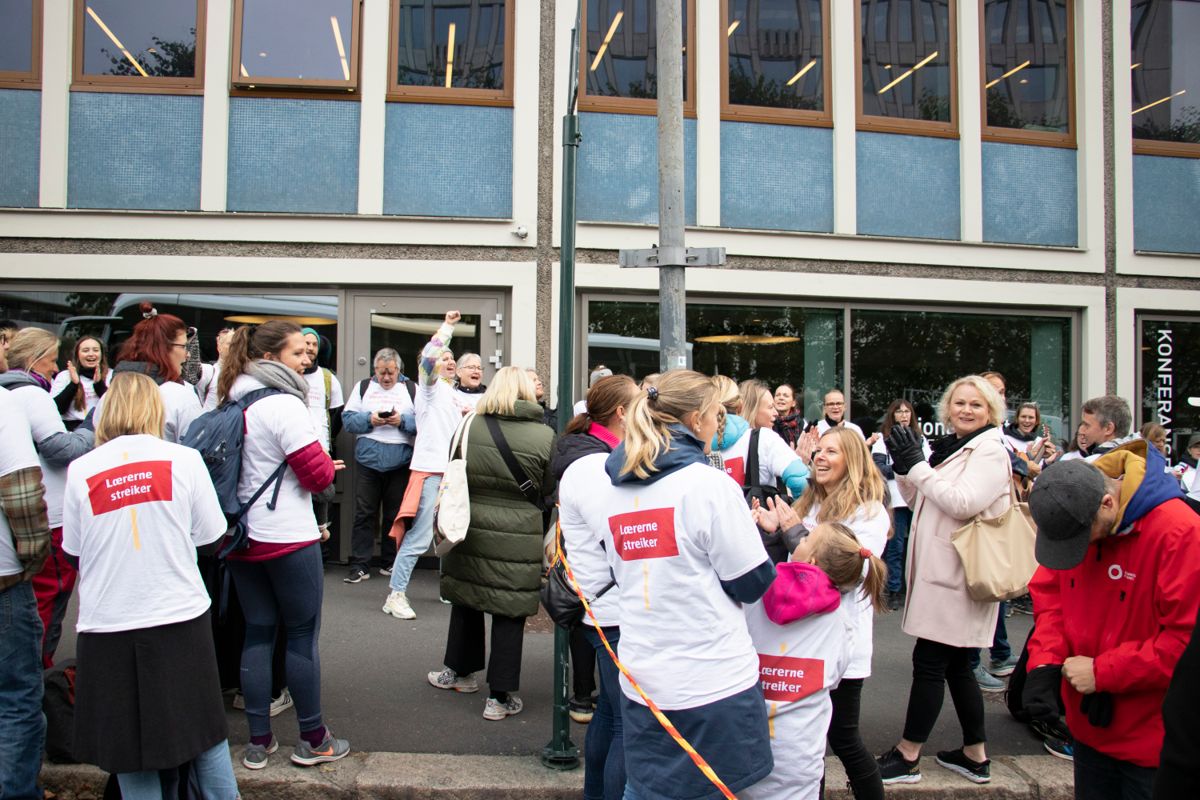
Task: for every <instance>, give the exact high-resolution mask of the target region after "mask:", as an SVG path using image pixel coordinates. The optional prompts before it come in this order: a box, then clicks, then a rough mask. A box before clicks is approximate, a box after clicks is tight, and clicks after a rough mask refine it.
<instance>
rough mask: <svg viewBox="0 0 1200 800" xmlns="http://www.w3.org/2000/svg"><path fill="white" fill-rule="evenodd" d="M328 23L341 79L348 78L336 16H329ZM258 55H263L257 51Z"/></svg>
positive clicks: (343, 48) (340, 30) (343, 47)
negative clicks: (338, 61)
mask: <svg viewBox="0 0 1200 800" xmlns="http://www.w3.org/2000/svg"><path fill="white" fill-rule="evenodd" d="M329 25H330V26H331V27H332V28H333V41H334V42H335V43H337V51H338V58H340V59H341V60H342V80H347V81H348V80H350V65H349V64H347V63H346V46H345V44H343V43H342V29H341V27H340V26H339V25H338V18H337V17H330V18H329ZM259 55H260V56H261V55H265V54H264V53H259Z"/></svg>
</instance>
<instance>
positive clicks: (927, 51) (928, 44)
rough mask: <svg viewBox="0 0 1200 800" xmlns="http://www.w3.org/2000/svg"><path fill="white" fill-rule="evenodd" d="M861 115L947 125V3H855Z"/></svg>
mask: <svg viewBox="0 0 1200 800" xmlns="http://www.w3.org/2000/svg"><path fill="white" fill-rule="evenodd" d="M859 11H860V14H861V16H860V20H859V21H860V24H861V26H862V81H863V82H862V113H863V114H864V115H866V116H876V117H890V118H892V119H911V120H928V121H934V122H950V121H951V115H950V109H951V92H950V70H951V69H952V67H951V64H952V60H951V36H952V35H953V34H952V31H951V24H950V22H951V20H950V5H949V0H860V7H859Z"/></svg>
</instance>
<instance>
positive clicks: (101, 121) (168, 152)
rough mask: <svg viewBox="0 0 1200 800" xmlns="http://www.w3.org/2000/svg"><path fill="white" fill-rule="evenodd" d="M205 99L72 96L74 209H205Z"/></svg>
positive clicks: (70, 185)
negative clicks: (202, 147) (202, 198)
mask: <svg viewBox="0 0 1200 800" xmlns="http://www.w3.org/2000/svg"><path fill="white" fill-rule="evenodd" d="M203 104H204V98H202V97H195V96H184V95H153V94H107V93H101V92H72V93H71V122H70V134H69V145H68V148H67V150H68V160H67V205H68V206H70V207H71V208H136V209H153V210H156V211H190V210H196V209H198V208H200V142H201V118H202V116H203Z"/></svg>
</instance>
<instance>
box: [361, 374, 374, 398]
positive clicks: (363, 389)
mask: <svg viewBox="0 0 1200 800" xmlns="http://www.w3.org/2000/svg"><path fill="white" fill-rule="evenodd" d="M370 384H371V379H370V378H363V379H362V380H361V381H359V382H358V399H359V400H362V399H363V396H364V395H365V394H366V393H367V387H368V386H369V385H370Z"/></svg>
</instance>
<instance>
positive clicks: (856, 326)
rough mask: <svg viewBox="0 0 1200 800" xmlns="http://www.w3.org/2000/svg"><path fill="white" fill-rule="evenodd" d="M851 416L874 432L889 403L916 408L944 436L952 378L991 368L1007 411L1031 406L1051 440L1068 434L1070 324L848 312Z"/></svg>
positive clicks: (916, 313) (932, 313)
mask: <svg viewBox="0 0 1200 800" xmlns="http://www.w3.org/2000/svg"><path fill="white" fill-rule="evenodd" d="M850 320H851V333H850V342H851V344H850V370H851V382H852V383H851V385H852V387H853V392H852V397H851V398H850V401H851V409H852V410H851V415H852V418H854V419H856V420H857V419H858V418H859V417H860V416H865V417H867V418H868V419H869V420H871V425H872V428H871V429H872V430H873V429H874V428H875V427H877V426H878V424H879V423H880V422H881V421H882V418H883V414H884V412H885V411H886V410H887V407H888V404H889V403H891V402H892V400H895V399H896V398H904V399H906V400H908V401H909V402H911V403H912V404H913V407H914V408H915V409H916V410H917V415H918V416H919V417H920V418H921V422H922V425H923V427H924V429H925V431H926V433H927V434H940V433H942V426H941V423H940V422H938V419H937V404H938V401H939V400H940V399H941V397H942V392H943V391H945V389H946V386H948V385H949V384H950V382H951V381H953V380H954V379H955V378H959V377H961V376H963V375H966V374H969V373H972V372H975V373H978V372H983V371H986V370H996V371H997V372H1000V373H1002V374H1003V375H1004V376H1005V378H1007V380H1008V408H1009V410H1010V412H1011V411H1012V410H1013V409H1015V408H1016V407H1017V406H1018V405H1020V404H1021V403H1024V402H1029V401H1033V402H1036V403H1037V404H1038V406H1039V407H1040V408H1041V411H1042V419H1043V421H1045V423H1046V424H1048V425H1049V426H1050V429H1051V431H1052V433H1053V435H1054V436H1056V437H1057V438H1059V439H1062V438H1065V433H1064V432H1065V431H1073V428H1072V426H1071V422H1070V419H1071V416H1072V410H1071V408H1070V402H1071V396H1070V388H1071V373H1070V367H1071V364H1070V355H1069V353H1070V343H1071V323H1070V320H1068V319H1064V318H1062V317H1032V316H1031V317H1022V316H1015V315H1009V314H1005V315H995V314H959V313H951V312H942V311H882V310H881V311H873V310H855V311H853V312H852V313H851V318H850Z"/></svg>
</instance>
